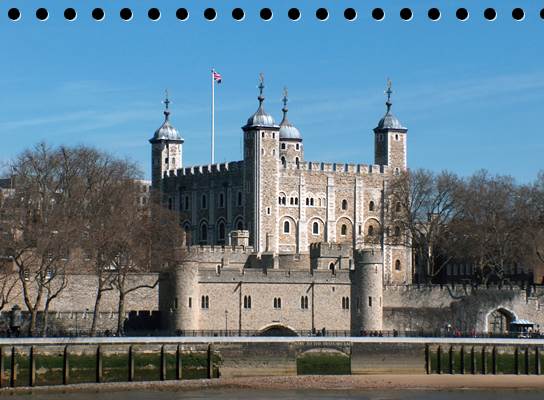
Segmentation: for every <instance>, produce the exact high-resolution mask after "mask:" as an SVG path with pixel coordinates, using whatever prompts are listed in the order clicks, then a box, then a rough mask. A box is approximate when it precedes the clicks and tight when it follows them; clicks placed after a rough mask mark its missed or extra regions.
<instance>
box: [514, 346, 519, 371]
mask: <svg viewBox="0 0 544 400" xmlns="http://www.w3.org/2000/svg"><path fill="white" fill-rule="evenodd" d="M514 369H515V373H516V375H519V347H516V349H515V350H514Z"/></svg>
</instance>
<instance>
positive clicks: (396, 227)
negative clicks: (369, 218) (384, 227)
mask: <svg viewBox="0 0 544 400" xmlns="http://www.w3.org/2000/svg"><path fill="white" fill-rule="evenodd" d="M395 236H400V227H398V226H395Z"/></svg>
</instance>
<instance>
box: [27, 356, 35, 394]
mask: <svg viewBox="0 0 544 400" xmlns="http://www.w3.org/2000/svg"><path fill="white" fill-rule="evenodd" d="M28 358H29V359H28V386H30V387H33V386H34V385H35V384H36V354H35V353H34V346H30V353H29V355H28Z"/></svg>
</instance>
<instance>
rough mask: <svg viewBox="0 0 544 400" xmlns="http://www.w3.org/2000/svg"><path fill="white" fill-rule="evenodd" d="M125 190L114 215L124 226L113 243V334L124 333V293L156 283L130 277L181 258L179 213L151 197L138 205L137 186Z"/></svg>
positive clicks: (154, 269)
mask: <svg viewBox="0 0 544 400" xmlns="http://www.w3.org/2000/svg"><path fill="white" fill-rule="evenodd" d="M132 189H133V190H132V191H127V193H126V194H127V195H126V196H125V199H126V201H127V204H126V205H125V207H124V208H125V210H126V211H125V212H124V213H122V214H120V215H118V223H120V224H123V225H124V226H125V227H126V229H124V230H123V231H122V232H119V234H118V235H117V237H116V238H115V241H114V245H115V246H117V250H116V256H115V257H114V259H113V263H112V266H113V268H112V271H113V274H114V279H113V285H114V286H115V288H116V289H117V292H118V296H119V298H118V314H117V315H118V320H117V334H118V335H123V334H124V333H125V326H124V323H125V304H126V298H127V296H128V295H129V294H130V293H132V292H135V291H137V290H140V289H144V288H147V289H153V288H155V287H156V286H157V285H158V283H159V279H158V278H156V279H155V280H154V282H153V283H145V282H139V281H135V280H130V279H129V278H130V277H131V276H137V275H138V274H145V273H150V272H160V271H161V270H162V269H163V268H167V267H168V266H172V265H175V264H176V263H178V262H180V261H181V259H182V248H183V247H182V246H183V230H182V229H181V227H180V225H179V215H178V214H176V212H174V211H171V210H168V209H166V208H165V207H163V206H161V205H160V204H158V201H157V199H155V198H152V201H150V202H149V203H148V204H147V205H146V206H143V207H138V206H137V205H136V203H137V200H138V190H139V189H138V187H137V185H134V186H133V188H132Z"/></svg>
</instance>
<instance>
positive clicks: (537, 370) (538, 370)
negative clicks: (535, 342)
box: [535, 346, 542, 375]
mask: <svg viewBox="0 0 544 400" xmlns="http://www.w3.org/2000/svg"><path fill="white" fill-rule="evenodd" d="M541 369H542V368H541V365H540V348H539V347H538V346H537V347H535V374H537V375H540V374H541V373H542V371H541Z"/></svg>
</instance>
